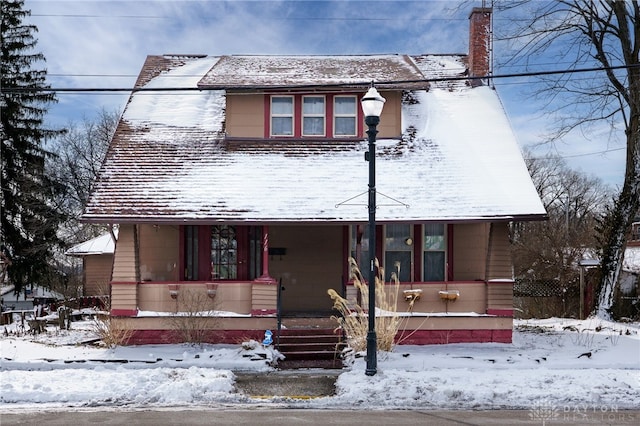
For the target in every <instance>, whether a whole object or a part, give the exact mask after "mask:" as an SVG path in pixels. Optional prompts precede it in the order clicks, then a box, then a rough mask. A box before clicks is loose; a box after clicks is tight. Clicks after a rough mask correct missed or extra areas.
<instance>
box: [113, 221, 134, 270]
mask: <svg viewBox="0 0 640 426" xmlns="http://www.w3.org/2000/svg"><path fill="white" fill-rule="evenodd" d="M136 245H137V236H136V227H135V225H121V226H120V230H119V233H118V241H117V242H116V250H115V254H114V259H113V276H112V278H111V279H112V281H115V282H138V281H140V275H139V271H138V257H137V254H138V253H137V250H136Z"/></svg>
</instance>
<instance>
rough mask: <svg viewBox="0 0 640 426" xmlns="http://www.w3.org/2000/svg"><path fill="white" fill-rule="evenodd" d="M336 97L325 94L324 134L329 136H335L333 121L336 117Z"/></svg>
mask: <svg viewBox="0 0 640 426" xmlns="http://www.w3.org/2000/svg"><path fill="white" fill-rule="evenodd" d="M334 99H335V96H334V95H325V97H324V106H325V108H324V134H325V135H326V136H329V137H332V136H335V135H334V134H333V122H334V121H335V119H336V118H335V117H334V116H333V103H334V102H335V101H334Z"/></svg>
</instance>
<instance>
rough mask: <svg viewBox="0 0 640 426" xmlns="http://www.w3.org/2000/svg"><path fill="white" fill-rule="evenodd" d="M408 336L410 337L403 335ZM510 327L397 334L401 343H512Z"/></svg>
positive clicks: (410, 331) (405, 331) (411, 331)
mask: <svg viewBox="0 0 640 426" xmlns="http://www.w3.org/2000/svg"><path fill="white" fill-rule="evenodd" d="M403 336H408V337H406V338H405V337H403ZM512 336H513V331H512V330H511V329H510V328H509V329H497V330H492V329H478V330H404V331H401V332H399V333H398V334H397V336H396V343H397V344H399V345H442V344H448V343H490V342H493V343H511V342H512Z"/></svg>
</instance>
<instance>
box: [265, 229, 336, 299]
mask: <svg viewBox="0 0 640 426" xmlns="http://www.w3.org/2000/svg"><path fill="white" fill-rule="evenodd" d="M269 245H270V247H280V248H284V249H286V254H285V255H282V256H271V257H270V259H269V273H270V275H271V276H272V277H273V278H275V279H276V280H280V279H282V285H283V286H284V287H285V290H284V291H283V292H282V308H283V310H285V311H305V310H307V311H318V310H330V309H331V307H332V306H333V303H332V301H331V298H329V296H328V295H327V290H328V289H330V288H332V289H335V290H339V289H340V288H341V287H342V265H343V260H344V259H343V258H342V249H343V248H342V226H277V227H276V226H272V227H270V228H269Z"/></svg>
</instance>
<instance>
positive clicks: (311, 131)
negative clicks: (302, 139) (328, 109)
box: [302, 96, 326, 136]
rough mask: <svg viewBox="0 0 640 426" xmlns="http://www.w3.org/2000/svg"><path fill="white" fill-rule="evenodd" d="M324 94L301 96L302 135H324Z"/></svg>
mask: <svg viewBox="0 0 640 426" xmlns="http://www.w3.org/2000/svg"><path fill="white" fill-rule="evenodd" d="M325 121H326V120H325V107H324V96H303V97H302V135H303V136H324V123H325Z"/></svg>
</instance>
